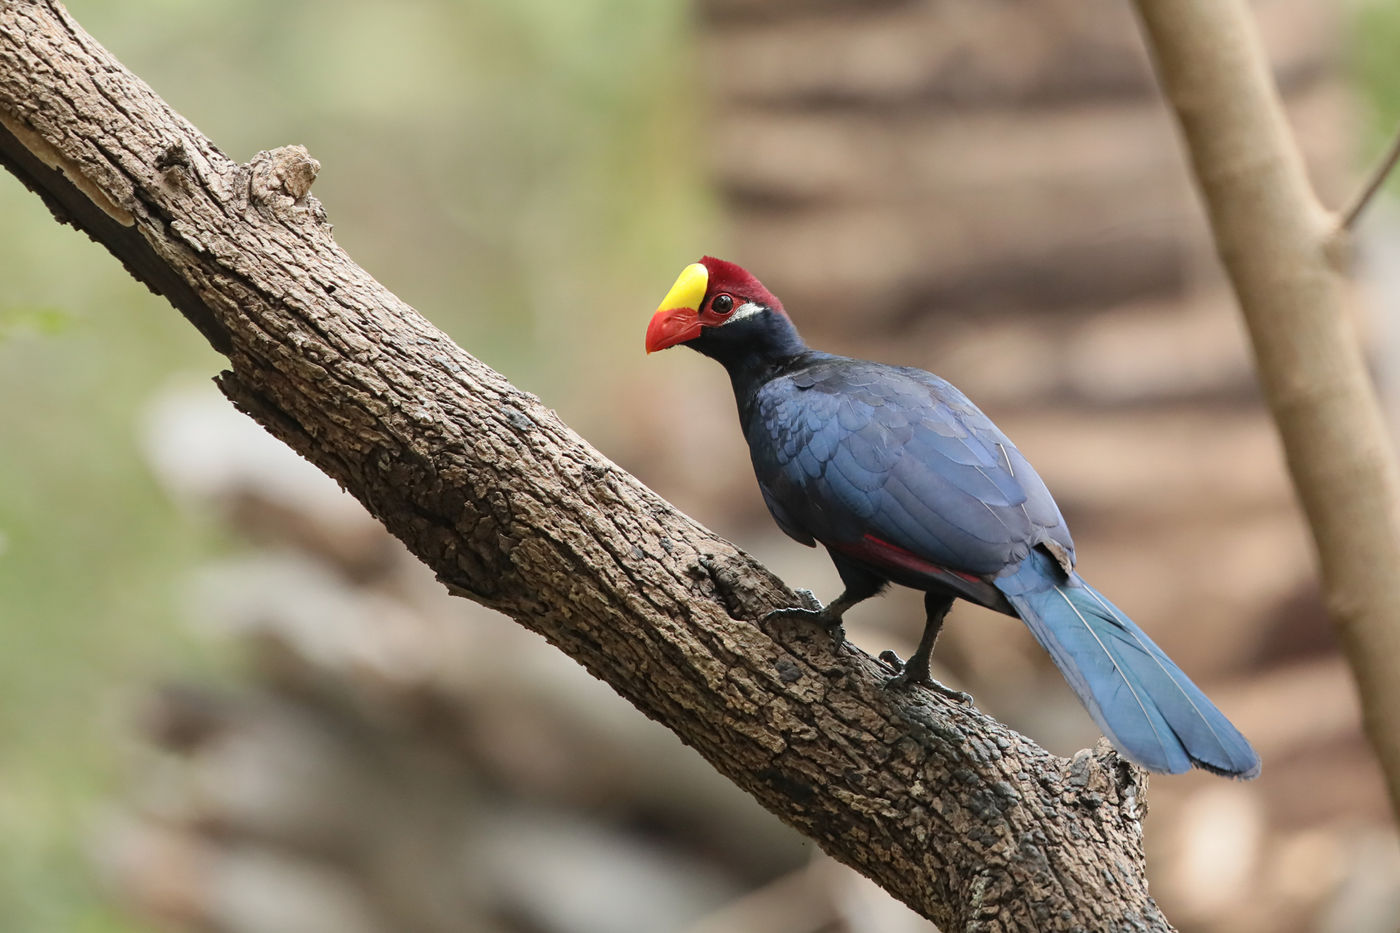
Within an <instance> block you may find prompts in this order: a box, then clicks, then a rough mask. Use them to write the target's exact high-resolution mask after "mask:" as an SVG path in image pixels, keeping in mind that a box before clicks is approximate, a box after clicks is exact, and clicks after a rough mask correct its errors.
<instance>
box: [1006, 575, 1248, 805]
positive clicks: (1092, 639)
mask: <svg viewBox="0 0 1400 933" xmlns="http://www.w3.org/2000/svg"><path fill="white" fill-rule="evenodd" d="M996 586H997V589H999V590H1001V591H1002V592H1003V593H1005V594H1006V598H1007V599H1008V600H1009V601H1010V603H1011V605H1012V606H1013V607H1015V609H1016V612H1017V614H1018V615H1020V617H1021V619H1022V620H1024V621H1025V623H1026V626H1027V627H1028V628H1030V630H1031V633H1032V634H1033V635H1035V637H1036V640H1037V641H1039V642H1040V644H1041V645H1042V646H1043V647H1044V648H1045V650H1046V651H1048V652H1049V653H1050V657H1051V658H1053V659H1054V661H1055V664H1056V666H1057V667H1059V669H1060V673H1062V674H1064V676H1065V680H1067V681H1069V685H1070V686H1071V687H1073V688H1074V692H1075V693H1077V694H1078V695H1079V699H1080V702H1082V703H1083V704H1084V706H1085V708H1086V709H1088V711H1089V715H1090V716H1092V717H1093V718H1094V722H1096V723H1098V726H1099V728H1100V729H1102V730H1103V733H1104V735H1106V736H1108V738H1109V740H1110V741H1111V742H1113V744H1114V745H1115V746H1117V748H1118V750H1119V751H1121V752H1122V753H1123V754H1124V755H1126V756H1127V757H1128V758H1131V759H1132V760H1133V761H1136V762H1137V763H1138V764H1140V765H1142V766H1143V767H1144V768H1147V769H1148V770H1149V771H1163V772H1166V773H1169V774H1177V773H1180V772H1182V771H1185V770H1187V769H1189V768H1190V767H1191V766H1192V765H1195V766H1196V767H1199V768H1204V769H1206V770H1207V771H1213V772H1215V773H1217V774H1224V775H1229V776H1231V777H1238V778H1252V777H1256V776H1257V775H1258V774H1259V756H1258V755H1257V754H1255V752H1254V749H1253V748H1251V747H1250V745H1249V742H1248V741H1247V740H1246V739H1245V737H1244V736H1242V735H1240V732H1239V730H1238V729H1236V728H1235V727H1234V726H1233V725H1231V723H1230V721H1229V720H1228V719H1226V718H1225V714H1224V713H1222V712H1220V710H1218V709H1216V707H1215V704H1213V703H1211V701H1210V700H1208V699H1206V695H1205V694H1204V693H1202V692H1201V691H1200V688H1199V687H1197V686H1196V685H1195V684H1193V683H1192V682H1191V681H1190V680H1189V679H1188V678H1187V676H1186V675H1185V674H1183V673H1182V672H1181V668H1179V667H1177V666H1176V665H1175V664H1173V663H1172V660H1171V658H1169V657H1167V656H1166V654H1164V653H1163V651H1162V649H1161V648H1158V647H1157V646H1156V645H1155V644H1153V643H1152V640H1151V639H1150V638H1148V637H1147V635H1146V634H1145V633H1144V632H1143V631H1142V629H1140V628H1138V627H1137V626H1136V625H1134V624H1133V622H1132V620H1131V619H1129V618H1128V617H1127V616H1126V615H1124V614H1123V613H1122V612H1121V611H1120V610H1119V609H1118V608H1117V607H1116V606H1114V605H1113V604H1112V603H1110V602H1109V601H1108V600H1107V599H1104V598H1103V596H1101V595H1099V592H1098V591H1097V590H1095V589H1094V588H1093V587H1092V586H1090V585H1089V584H1087V583H1085V582H1084V581H1083V579H1081V578H1080V576H1079V575H1078V574H1077V573H1071V574H1070V575H1069V576H1068V577H1066V576H1065V574H1064V572H1063V571H1062V570H1061V569H1060V567H1059V565H1058V564H1056V563H1055V561H1054V560H1052V559H1051V558H1050V557H1049V556H1048V555H1046V554H1042V553H1041V552H1040V551H1032V552H1031V555H1030V556H1029V557H1027V558H1026V559H1025V560H1024V561H1022V562H1021V563H1020V564H1019V565H1017V567H1016V569H1015V571H1014V572H1012V573H1008V574H1003V575H1002V576H1001V577H998V578H997V580H996Z"/></svg>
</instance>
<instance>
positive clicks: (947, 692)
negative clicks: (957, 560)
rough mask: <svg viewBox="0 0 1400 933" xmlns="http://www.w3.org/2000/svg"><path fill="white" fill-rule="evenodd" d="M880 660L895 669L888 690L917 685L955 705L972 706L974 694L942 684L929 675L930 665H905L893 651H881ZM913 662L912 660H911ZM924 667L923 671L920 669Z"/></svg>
mask: <svg viewBox="0 0 1400 933" xmlns="http://www.w3.org/2000/svg"><path fill="white" fill-rule="evenodd" d="M880 660H881V661H884V662H885V663H886V664H888V665H889V666H890V667H892V668H894V670H895V675H894V676H893V677H891V678H890V679H889V680H887V681H885V689H886V690H902V689H903V688H905V687H909V686H913V685H915V684H917V685H919V686H921V687H928V688H929V689H930V690H932V691H934V692H935V693H941V694H943V695H944V696H945V697H947V698H948V699H950V700H952V701H953V702H955V703H966V704H969V705H971V703H972V694H970V693H964V692H963V691H961V690H954V689H953V688H952V687H948V686H945V685H943V684H940V683H939V682H938V681H936V680H934V679H933V677H932V676H930V674H929V670H928V665H927V664H923V665H915V664H905V663H904V661H902V660H901V659H900V657H899V655H897V654H895V653H894V652H893V651H881V652H880ZM910 660H911V661H912V660H913V659H912V658H911V659H910ZM920 667H922V670H920V669H919V668H920Z"/></svg>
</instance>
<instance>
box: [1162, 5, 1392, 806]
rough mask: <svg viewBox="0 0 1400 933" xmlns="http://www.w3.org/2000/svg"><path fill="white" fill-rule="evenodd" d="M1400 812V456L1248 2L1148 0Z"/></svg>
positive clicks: (1165, 79)
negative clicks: (1399, 571)
mask: <svg viewBox="0 0 1400 933" xmlns="http://www.w3.org/2000/svg"><path fill="white" fill-rule="evenodd" d="M1137 10H1138V14H1139V16H1140V18H1141V21H1142V25H1143V30H1144V33H1145V35H1146V37H1147V40H1148V45H1149V46H1150V48H1151V51H1152V54H1153V57H1154V59H1155V61H1156V65H1157V71H1158V74H1159V76H1160V78H1161V82H1162V86H1163V88H1164V90H1165V92H1166V95H1167V99H1168V101H1169V102H1170V104H1171V106H1172V109H1173V111H1174V112H1175V114H1176V118H1177V121H1178V123H1179V124H1180V127H1181V132H1182V136H1183V138H1184V140H1185V143H1186V149H1187V152H1188V154H1189V156H1190V160H1191V165H1192V168H1193V171H1194V173H1195V177H1196V182H1197V184H1198V186H1199V188H1200V191H1201V196H1202V198H1203V200H1204V201H1205V206H1206V210H1207V213H1208V214H1209V216H1210V223H1211V229H1212V232H1213V235H1214V237H1215V243H1216V248H1217V251H1218V252H1219V254H1220V258H1221V261H1222V263H1223V264H1224V266H1225V271H1226V273H1227V274H1228V276H1229V278H1230V282H1231V285H1232V286H1233V288H1234V290H1235V295H1236V297H1237V299H1238V301H1239V306H1240V310H1241V312H1242V313H1243V315H1244V320H1245V324H1246V326H1247V327H1248V330H1249V335H1250V340H1251V342H1252V344H1253V348H1254V355H1255V360H1256V362H1257V365H1258V371H1259V378H1260V382H1261V384H1262V385H1263V388H1264V394H1265V397H1266V398H1267V400H1268V403H1269V407H1270V409H1271V410H1272V412H1273V416H1274V420H1275V421H1276V422H1277V424H1278V429H1279V434H1280V436H1281V437H1282V440H1283V448H1284V453H1285V456H1286V458H1287V462H1288V470H1289V473H1290V474H1291V476H1292V478H1293V485H1294V487H1295V489H1296V490H1297V493H1298V497H1299V499H1300V501H1301V502H1302V505H1303V510H1304V512H1305V513H1306V515H1307V518H1308V524H1309V526H1310V528H1311V531H1312V537H1313V541H1314V543H1315V545H1316V547H1317V555H1318V561H1319V564H1320V567H1321V571H1322V583H1323V590H1324V594H1325V597H1326V601H1327V606H1328V609H1329V611H1330V612H1331V614H1332V617H1333V619H1334V620H1335V622H1336V625H1337V629H1338V632H1339V633H1340V635H1341V640H1342V645H1343V647H1344V649H1345V651H1346V654H1347V657H1348V660H1349V661H1350V663H1351V666H1352V669H1353V671H1354V672H1355V674H1356V680H1357V685H1358V687H1359V690H1360V694H1361V699H1362V706H1363V710H1364V712H1363V717H1364V723H1365V728H1366V732H1367V735H1368V737H1369V738H1370V740H1371V743H1372V745H1373V746H1374V747H1375V749H1376V753H1377V755H1378V756H1379V758H1380V761H1381V764H1382V767H1383V768H1384V769H1385V772H1386V776H1387V781H1388V784H1389V787H1390V796H1391V804H1392V807H1394V808H1395V810H1396V812H1397V813H1400V679H1397V678H1396V677H1395V665H1396V662H1397V660H1400V599H1397V598H1396V596H1397V589H1396V585H1395V580H1396V576H1395V574H1396V568H1397V567H1400V468H1397V465H1396V460H1395V453H1394V448H1393V442H1392V440H1391V437H1390V432H1389V430H1388V427H1387V425H1386V421H1385V418H1384V416H1383V415H1382V413H1381V408H1380V403H1379V401H1378V400H1377V397H1376V392H1375V389H1374V388H1373V386H1372V385H1371V382H1370V378H1369V375H1368V372H1367V368H1366V362H1365V357H1364V355H1363V353H1362V350H1361V345H1360V342H1359V341H1358V339H1357V335H1356V332H1355V329H1354V327H1353V324H1352V320H1351V318H1350V316H1349V308H1348V302H1347V297H1346V284H1345V277H1344V275H1343V272H1342V271H1341V269H1340V268H1339V265H1340V264H1339V263H1338V262H1337V261H1336V258H1337V254H1338V252H1339V249H1338V245H1339V244H1338V243H1337V240H1336V238H1335V236H1334V234H1335V233H1336V232H1337V221H1336V218H1335V217H1334V216H1333V215H1332V214H1330V213H1329V212H1328V211H1327V210H1325V209H1324V208H1323V206H1322V205H1321V204H1320V203H1319V200H1318V198H1317V196H1316V195H1315V194H1314V192H1313V189H1312V186H1311V185H1310V184H1309V182H1308V178H1307V174H1306V172H1305V170H1304V167H1303V161H1302V158H1301V157H1300V155H1299V153H1298V147H1297V144H1296V142H1295V140H1294V138H1293V135H1292V133H1291V132H1290V131H1289V129H1288V123H1287V121H1286V119H1285V118H1284V115H1283V109H1282V106H1281V104H1280V102H1279V98H1278V92H1277V89H1276V88H1275V85H1274V83H1273V81H1272V79H1271V78H1270V75H1269V69H1268V62H1267V59H1266V57H1265V55H1264V52H1263V50H1262V48H1261V47H1260V44H1259V40H1258V37H1257V35H1256V34H1255V29H1254V24H1253V22H1252V20H1251V19H1250V14H1249V10H1248V9H1247V8H1246V6H1245V5H1244V3H1243V2H1241V0H1171V2H1166V0H1138V3H1137Z"/></svg>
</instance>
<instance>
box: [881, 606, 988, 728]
mask: <svg viewBox="0 0 1400 933" xmlns="http://www.w3.org/2000/svg"><path fill="white" fill-rule="evenodd" d="M954 598H955V597H953V596H948V595H946V594H943V593H934V592H928V593H925V594H924V611H925V612H926V613H927V614H928V620H927V621H926V622H925V623H924V634H923V637H922V638H920V639H919V647H917V648H915V649H914V653H913V654H911V655H910V656H909V660H908V661H901V660H899V656H898V655H896V654H895V653H894V652H893V651H882V652H881V653H880V660H881V661H884V662H885V663H886V664H889V665H890V666H892V667H893V668H894V669H895V670H897V671H898V672H899V673H897V674H895V676H893V677H891V678H890V679H889V680H887V681H885V686H886V687H904V686H908V685H909V684H920V685H922V686H925V687H930V688H932V689H933V690H935V691H937V692H938V693H941V694H943V695H944V696H945V697H947V698H948V699H950V700H956V701H958V702H959V703H971V702H972V697H971V696H970V695H968V694H966V693H963V692H962V691H961V690H954V689H953V688H952V687H945V686H944V685H943V684H940V683H939V682H938V681H936V680H934V679H933V677H932V676H931V675H930V673H929V662H930V660H931V659H932V658H933V646H934V643H935V642H937V641H938V633H939V632H940V631H942V630H943V619H944V617H945V616H947V615H948V610H949V609H951V608H952V607H953V600H954Z"/></svg>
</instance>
